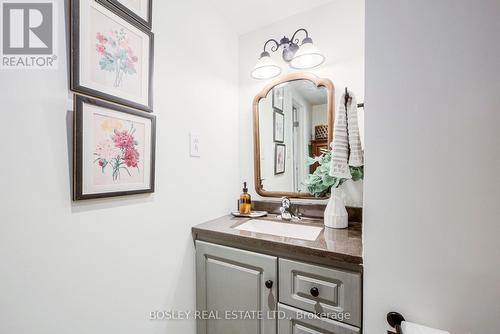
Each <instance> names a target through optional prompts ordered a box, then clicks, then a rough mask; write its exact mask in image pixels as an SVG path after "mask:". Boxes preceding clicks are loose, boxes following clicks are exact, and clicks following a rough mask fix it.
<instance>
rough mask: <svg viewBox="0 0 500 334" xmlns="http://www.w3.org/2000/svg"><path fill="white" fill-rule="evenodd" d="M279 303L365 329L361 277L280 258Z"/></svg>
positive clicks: (353, 273)
mask: <svg viewBox="0 0 500 334" xmlns="http://www.w3.org/2000/svg"><path fill="white" fill-rule="evenodd" d="M279 301H280V302H281V303H284V304H288V305H291V306H295V307H297V308H299V309H303V310H306V311H309V312H312V313H315V314H321V315H322V316H325V317H329V318H331V319H334V320H338V321H342V322H346V323H348V324H351V325H354V326H359V327H361V303H362V301H361V274H360V273H355V272H348V271H343V270H340V269H332V268H327V267H321V266H316V265H312V264H307V263H302V262H296V261H291V260H285V259H279Z"/></svg>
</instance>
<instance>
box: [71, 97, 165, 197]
mask: <svg viewBox="0 0 500 334" xmlns="http://www.w3.org/2000/svg"><path fill="white" fill-rule="evenodd" d="M84 103H85V104H90V105H95V106H98V107H102V108H106V109H111V110H113V111H117V112H121V113H126V114H130V115H134V116H137V117H141V118H147V119H149V120H150V121H151V138H150V146H151V147H150V153H151V155H150V171H149V173H150V174H149V176H150V177H149V187H148V188H147V189H139V190H129V191H116V192H105V193H93V194H84V193H83V182H84V180H83V163H84V161H83V154H84V151H83V140H84V135H85V134H84V133H83V132H84V128H83V127H84V124H83V113H84V110H83V105H84ZM73 115H74V118H73V200H75V201H77V200H86V199H94V198H105V197H115V196H125V195H134V194H144V193H153V192H154V190H155V160H156V116H154V115H152V114H149V113H145V112H142V111H139V110H135V109H130V108H127V107H124V106H120V105H117V104H112V103H108V102H105V101H101V100H97V99H92V98H88V97H84V96H80V95H74V113H73Z"/></svg>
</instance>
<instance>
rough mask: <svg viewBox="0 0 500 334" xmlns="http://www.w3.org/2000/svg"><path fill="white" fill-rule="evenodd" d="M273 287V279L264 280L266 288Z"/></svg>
mask: <svg viewBox="0 0 500 334" xmlns="http://www.w3.org/2000/svg"><path fill="white" fill-rule="evenodd" d="M272 287H273V281H271V280H267V281H266V288H268V289H271V288H272Z"/></svg>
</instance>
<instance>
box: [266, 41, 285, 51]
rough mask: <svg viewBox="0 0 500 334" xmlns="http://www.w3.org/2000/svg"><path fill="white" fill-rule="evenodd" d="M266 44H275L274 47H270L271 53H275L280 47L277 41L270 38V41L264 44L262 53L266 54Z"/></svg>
mask: <svg viewBox="0 0 500 334" xmlns="http://www.w3.org/2000/svg"><path fill="white" fill-rule="evenodd" d="M268 43H274V44H275V45H274V46H271V51H272V52H276V51H278V48H279V47H280V46H281V44H280V43H278V41H277V40H275V39H273V38H271V39H269V40H267V41H266V42H265V43H264V52H267V51H266V48H267V44H268Z"/></svg>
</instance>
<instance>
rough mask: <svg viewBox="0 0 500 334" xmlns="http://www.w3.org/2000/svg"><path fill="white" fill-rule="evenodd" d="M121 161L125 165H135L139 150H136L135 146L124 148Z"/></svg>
mask: <svg viewBox="0 0 500 334" xmlns="http://www.w3.org/2000/svg"><path fill="white" fill-rule="evenodd" d="M123 161H124V162H125V164H126V165H127V167H137V164H138V163H139V152H137V150H136V149H135V148H129V149H127V150H125V154H124V156H123Z"/></svg>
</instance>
